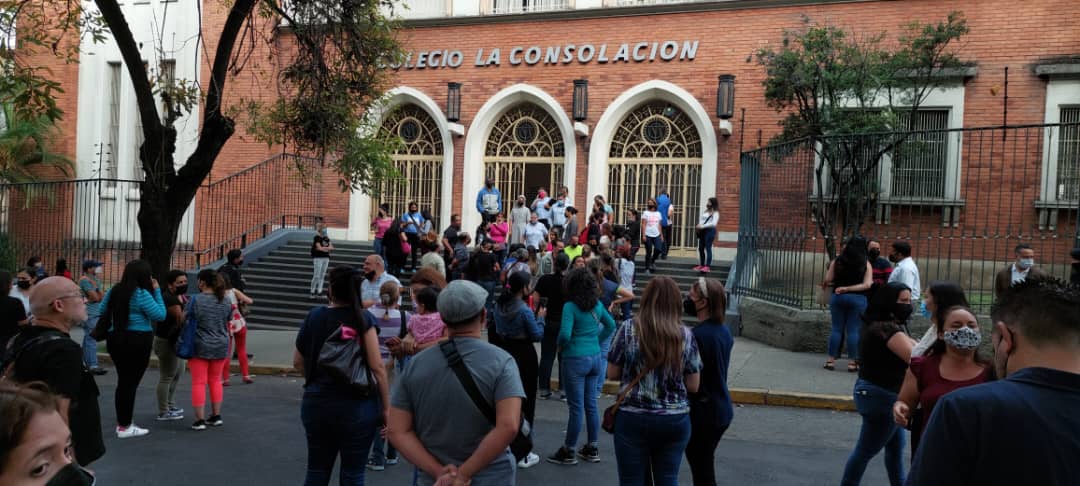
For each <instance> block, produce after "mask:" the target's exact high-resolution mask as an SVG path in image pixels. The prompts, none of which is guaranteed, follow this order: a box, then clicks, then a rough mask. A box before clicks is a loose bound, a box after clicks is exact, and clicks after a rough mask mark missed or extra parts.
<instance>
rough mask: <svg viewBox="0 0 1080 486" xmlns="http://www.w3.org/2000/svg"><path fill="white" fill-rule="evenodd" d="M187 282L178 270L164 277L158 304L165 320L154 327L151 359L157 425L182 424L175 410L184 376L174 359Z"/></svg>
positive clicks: (178, 410) (182, 363)
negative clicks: (155, 365)
mask: <svg viewBox="0 0 1080 486" xmlns="http://www.w3.org/2000/svg"><path fill="white" fill-rule="evenodd" d="M187 293H188V278H187V274H186V273H184V271H182V270H169V273H167V274H165V288H164V289H163V290H162V292H161V300H163V301H164V302H165V320H163V321H161V322H158V323H157V324H156V325H155V326H154V355H155V356H157V359H158V383H157V388H156V391H157V408H158V415H157V420H158V421H169V420H183V418H184V409H182V408H179V407H177V406H176V384H177V383H179V382H180V377H181V376H182V375H183V374H184V367H185V364H186V362H185V361H184V360H182V359H180V358H178V357H177V356H176V340H177V338H179V337H180V329H181V328H182V327H183V326H184V306H186V305H187V300H188V297H187Z"/></svg>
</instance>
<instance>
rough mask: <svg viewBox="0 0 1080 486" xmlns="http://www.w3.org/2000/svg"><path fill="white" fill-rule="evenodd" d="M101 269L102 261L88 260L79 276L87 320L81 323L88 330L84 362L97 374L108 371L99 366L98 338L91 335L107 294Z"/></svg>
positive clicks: (83, 345) (84, 342) (83, 342)
mask: <svg viewBox="0 0 1080 486" xmlns="http://www.w3.org/2000/svg"><path fill="white" fill-rule="evenodd" d="M101 270H102V263H101V262H99V261H97V260H86V261H84V262H83V265H82V272H83V274H82V277H79V291H80V292H82V295H83V298H85V299H86V321H85V322H83V323H82V324H81V325H82V327H83V329H85V331H86V332H84V333H83V339H82V349H83V363H85V364H86V367H87V368H90V372H91V373H93V374H95V375H104V374H106V373H108V371H107V370H105V369H103V368H102V367H101V366H98V358H97V351H98V349H97V340H95V339H94V337H93V336H91V335H90V333H91V331H93V330H94V327H95V326H97V322H98V317H100V316H101V299H102V298H103V297H104V296H105V288H104V286H103V285H102V284H101Z"/></svg>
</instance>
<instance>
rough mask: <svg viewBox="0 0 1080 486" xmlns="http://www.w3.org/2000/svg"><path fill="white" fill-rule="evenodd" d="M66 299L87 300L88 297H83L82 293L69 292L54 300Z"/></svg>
mask: <svg viewBox="0 0 1080 486" xmlns="http://www.w3.org/2000/svg"><path fill="white" fill-rule="evenodd" d="M64 299H79V300H83V301H85V300H86V297H83V295H82V294H68V295H61V296H59V297H57V298H55V299H53V300H54V301H57V300H64Z"/></svg>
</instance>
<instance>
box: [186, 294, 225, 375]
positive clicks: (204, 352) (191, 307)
mask: <svg viewBox="0 0 1080 486" xmlns="http://www.w3.org/2000/svg"><path fill="white" fill-rule="evenodd" d="M184 312H185V315H189V316H190V315H192V314H191V313H192V312H194V313H195V314H194V315H195V320H196V321H197V322H198V323H199V326H198V327H197V328H196V329H195V357H196V358H203V359H225V358H228V357H229V318H231V317H232V305H231V304H229V301H228V300H220V301H219V300H217V297H216V296H214V295H212V294H202V293H200V294H198V295H194V296H192V299H191V300H189V301H188V304H187V308H186V309H185V310H184Z"/></svg>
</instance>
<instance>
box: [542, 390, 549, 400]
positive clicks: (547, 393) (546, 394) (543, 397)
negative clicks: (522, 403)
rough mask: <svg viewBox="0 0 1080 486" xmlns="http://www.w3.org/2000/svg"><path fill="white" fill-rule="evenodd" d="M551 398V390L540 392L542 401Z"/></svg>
mask: <svg viewBox="0 0 1080 486" xmlns="http://www.w3.org/2000/svg"><path fill="white" fill-rule="evenodd" d="M549 398H551V390H544V391H542V392H540V399H541V400H547V399H549Z"/></svg>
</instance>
